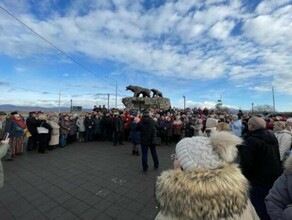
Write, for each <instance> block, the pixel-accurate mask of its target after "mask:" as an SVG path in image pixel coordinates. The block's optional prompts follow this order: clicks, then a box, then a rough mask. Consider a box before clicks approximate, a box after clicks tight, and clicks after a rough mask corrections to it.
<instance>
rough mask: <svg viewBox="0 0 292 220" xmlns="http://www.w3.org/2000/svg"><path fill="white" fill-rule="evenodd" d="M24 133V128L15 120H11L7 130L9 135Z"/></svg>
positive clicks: (17, 135) (15, 135)
mask: <svg viewBox="0 0 292 220" xmlns="http://www.w3.org/2000/svg"><path fill="white" fill-rule="evenodd" d="M23 135H24V129H23V128H21V127H20V126H19V125H18V124H17V123H16V122H15V121H13V120H11V127H10V131H9V137H10V138H12V137H22V136H23Z"/></svg>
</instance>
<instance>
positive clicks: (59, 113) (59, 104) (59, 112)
mask: <svg viewBox="0 0 292 220" xmlns="http://www.w3.org/2000/svg"><path fill="white" fill-rule="evenodd" d="M60 108H61V90H59V114H60V110H61V109H60Z"/></svg>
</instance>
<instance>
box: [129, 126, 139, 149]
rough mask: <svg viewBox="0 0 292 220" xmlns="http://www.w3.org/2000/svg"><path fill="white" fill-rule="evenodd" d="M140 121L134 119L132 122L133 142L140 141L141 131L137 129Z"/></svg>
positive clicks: (131, 137)
mask: <svg viewBox="0 0 292 220" xmlns="http://www.w3.org/2000/svg"><path fill="white" fill-rule="evenodd" d="M137 125H138V123H136V122H134V121H132V122H131V124H130V139H131V142H132V143H133V144H139V143H140V132H139V131H137Z"/></svg>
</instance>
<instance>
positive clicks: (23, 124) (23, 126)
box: [12, 117, 26, 129]
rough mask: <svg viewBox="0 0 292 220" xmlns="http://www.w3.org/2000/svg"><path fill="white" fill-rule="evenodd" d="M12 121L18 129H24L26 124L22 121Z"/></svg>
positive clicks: (13, 119)
mask: <svg viewBox="0 0 292 220" xmlns="http://www.w3.org/2000/svg"><path fill="white" fill-rule="evenodd" d="M12 121H14V122H15V123H16V124H17V125H18V126H19V127H21V128H22V129H26V124H25V122H24V120H23V119H19V120H16V119H15V118H14V117H13V118H12Z"/></svg>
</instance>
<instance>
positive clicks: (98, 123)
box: [93, 118, 101, 134]
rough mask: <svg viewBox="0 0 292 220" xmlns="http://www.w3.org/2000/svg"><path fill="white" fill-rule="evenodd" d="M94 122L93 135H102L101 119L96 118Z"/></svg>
mask: <svg viewBox="0 0 292 220" xmlns="http://www.w3.org/2000/svg"><path fill="white" fill-rule="evenodd" d="M93 122H94V126H93V134H101V118H94V119H93Z"/></svg>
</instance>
